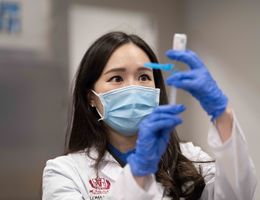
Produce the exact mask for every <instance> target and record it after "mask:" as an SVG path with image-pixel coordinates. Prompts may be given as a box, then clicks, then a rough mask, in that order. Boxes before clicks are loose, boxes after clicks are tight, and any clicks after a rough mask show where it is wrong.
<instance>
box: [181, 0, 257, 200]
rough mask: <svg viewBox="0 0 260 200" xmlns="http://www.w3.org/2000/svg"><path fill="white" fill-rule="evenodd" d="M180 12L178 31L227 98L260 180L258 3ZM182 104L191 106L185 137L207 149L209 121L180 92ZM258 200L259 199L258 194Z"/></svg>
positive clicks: (201, 5)
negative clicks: (185, 36) (241, 130)
mask: <svg viewBox="0 0 260 200" xmlns="http://www.w3.org/2000/svg"><path fill="white" fill-rule="evenodd" d="M178 8H180V9H181V10H179V18H180V19H181V23H180V24H181V26H180V30H181V31H184V32H186V33H187V34H188V46H189V48H191V49H193V50H194V51H196V52H197V53H198V54H199V55H200V57H201V58H203V60H204V61H205V63H206V64H207V66H208V68H209V69H210V71H211V72H212V74H213V76H214V77H215V79H216V80H217V82H218V83H219V85H220V87H221V88H222V89H223V90H224V92H225V93H226V94H227V95H228V97H229V101H230V104H231V106H232V107H233V108H234V110H235V113H236V115H237V117H238V119H239V121H240V124H241V126H242V129H243V130H244V133H245V135H246V138H247V141H248V146H249V152H250V154H251V155H252V158H253V161H254V163H255V165H256V169H257V172H258V180H260V179H259V178H260V176H259V170H260V157H259V154H258V152H259V141H260V134H259V127H258V125H259V124H258V123H259V121H260V107H259V102H260V79H259V74H260V67H259V56H260V39H259V35H260V26H259V19H260V12H259V9H260V1H206V0H199V1H187V0H186V1H182V2H181V3H180V4H179V7H178ZM178 101H181V102H186V104H187V106H188V110H187V112H186V114H185V115H184V117H185V121H186V123H185V124H184V126H182V127H181V128H180V132H181V133H182V134H181V135H182V136H183V137H184V138H185V139H187V140H193V141H195V143H197V144H200V145H202V146H203V147H204V148H205V149H208V146H207V144H206V133H207V126H206V125H205V124H208V123H206V122H208V117H207V116H206V115H205V114H204V112H203V111H201V108H200V106H199V105H198V103H197V102H195V101H194V100H193V99H191V98H190V97H189V96H188V95H186V94H185V93H180V92H179V98H178ZM258 182H259V181H258ZM256 199H260V191H259V189H258V191H257V194H256Z"/></svg>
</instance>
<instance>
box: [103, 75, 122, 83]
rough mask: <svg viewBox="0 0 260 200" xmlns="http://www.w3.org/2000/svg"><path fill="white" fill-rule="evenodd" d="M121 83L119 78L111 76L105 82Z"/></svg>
mask: <svg viewBox="0 0 260 200" xmlns="http://www.w3.org/2000/svg"><path fill="white" fill-rule="evenodd" d="M121 81H123V78H122V77H121V76H113V77H111V78H109V79H108V81H107V82H121Z"/></svg>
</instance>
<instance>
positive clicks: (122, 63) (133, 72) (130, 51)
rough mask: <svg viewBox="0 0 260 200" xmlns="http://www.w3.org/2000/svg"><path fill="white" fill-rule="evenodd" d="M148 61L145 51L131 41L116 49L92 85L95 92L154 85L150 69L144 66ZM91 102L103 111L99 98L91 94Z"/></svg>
mask: <svg viewBox="0 0 260 200" xmlns="http://www.w3.org/2000/svg"><path fill="white" fill-rule="evenodd" d="M145 62H150V59H149V57H148V56H147V55H146V53H145V52H144V51H143V50H142V49H141V48H139V47H138V46H136V45H135V44H133V43H128V44H125V45H122V46H120V47H119V48H118V49H116V50H115V51H114V52H113V54H112V55H111V57H110V58H109V60H108V62H107V64H106V66H105V68H104V70H103V72H102V74H101V76H100V77H99V79H98V80H97V81H96V83H95V85H94V91H95V92H96V93H104V92H108V91H110V90H114V89H118V88H121V87H125V86H130V85H139V86H146V87H155V82H154V77H153V71H152V69H149V68H146V67H144V63H145ZM91 99H92V100H91V104H92V105H94V106H95V107H97V108H98V110H99V111H100V112H101V113H103V107H102V104H101V103H100V101H99V99H98V98H97V97H96V96H95V95H92V98H91Z"/></svg>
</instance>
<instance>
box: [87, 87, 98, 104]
mask: <svg viewBox="0 0 260 200" xmlns="http://www.w3.org/2000/svg"><path fill="white" fill-rule="evenodd" d="M87 99H88V102H89V105H90V106H91V107H96V103H95V94H93V92H92V91H91V90H89V91H88V93H87Z"/></svg>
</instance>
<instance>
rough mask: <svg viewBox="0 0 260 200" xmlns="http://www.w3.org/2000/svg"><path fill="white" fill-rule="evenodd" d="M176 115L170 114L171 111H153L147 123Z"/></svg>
mask: <svg viewBox="0 0 260 200" xmlns="http://www.w3.org/2000/svg"><path fill="white" fill-rule="evenodd" d="M177 116H178V115H176V114H172V113H154V114H152V116H151V117H150V118H149V121H147V123H154V122H157V121H159V120H167V119H173V118H174V117H177Z"/></svg>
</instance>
